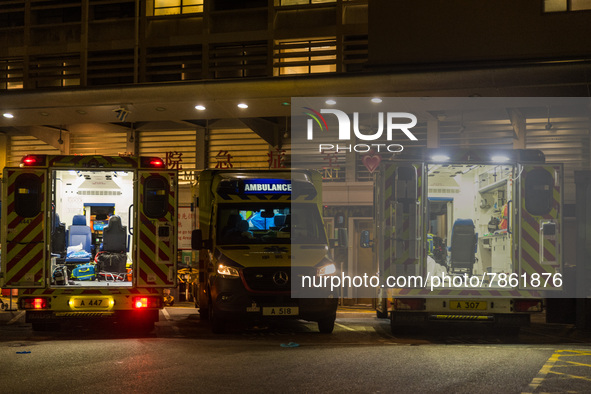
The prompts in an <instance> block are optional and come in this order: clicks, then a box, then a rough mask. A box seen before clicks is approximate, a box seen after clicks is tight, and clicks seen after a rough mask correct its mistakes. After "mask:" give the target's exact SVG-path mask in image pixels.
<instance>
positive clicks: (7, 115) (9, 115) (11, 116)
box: [2, 112, 14, 119]
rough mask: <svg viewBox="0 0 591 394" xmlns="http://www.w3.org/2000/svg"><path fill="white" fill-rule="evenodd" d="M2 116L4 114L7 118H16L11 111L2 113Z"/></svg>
mask: <svg viewBox="0 0 591 394" xmlns="http://www.w3.org/2000/svg"><path fill="white" fill-rule="evenodd" d="M2 116H4V117H5V118H8V119H12V118H14V115H13V114H11V113H10V112H5V113H3V114H2Z"/></svg>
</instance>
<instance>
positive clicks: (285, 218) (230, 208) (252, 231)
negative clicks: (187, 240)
mask: <svg viewBox="0 0 591 394" xmlns="http://www.w3.org/2000/svg"><path fill="white" fill-rule="evenodd" d="M293 208H294V210H295V212H297V216H295V217H292V215H291V212H292V205H291V204H289V203H277V204H269V203H266V204H260V203H248V202H246V203H244V204H220V205H219V207H218V212H217V239H218V244H219V245H235V244H288V243H291V242H292V241H293V242H296V243H312V244H326V235H325V234H324V227H323V226H322V221H321V219H320V214H319V212H318V208H317V206H316V205H315V204H297V207H296V204H294V207H293Z"/></svg>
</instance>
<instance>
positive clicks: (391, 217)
mask: <svg viewBox="0 0 591 394" xmlns="http://www.w3.org/2000/svg"><path fill="white" fill-rule="evenodd" d="M562 182H563V167H562V165H561V164H554V163H553V164H548V163H545V158H544V155H543V153H542V152H541V151H538V150H494V151H492V150H482V149H462V148H456V149H452V148H449V149H447V148H446V149H415V150H412V149H408V150H405V151H404V152H402V153H401V154H398V155H396V156H395V157H393V158H389V159H384V160H382V162H381V165H380V168H379V173H378V174H377V176H376V179H375V189H374V192H375V194H374V199H375V229H374V230H373V231H374V233H373V239H370V235H369V234H368V233H367V232H366V233H365V234H362V237H361V238H362V242H361V246H362V247H373V251H374V258H375V263H376V267H377V269H378V271H379V276H380V278H381V282H380V283H382V284H383V287H380V288H379V289H378V296H377V298H376V310H377V315H378V317H388V316H389V317H390V322H391V327H392V331H393V332H398V331H400V330H402V329H408V328H410V327H415V326H420V325H424V324H427V323H429V322H434V321H471V322H480V323H489V324H491V325H495V326H499V327H506V328H508V329H509V330H511V331H512V332H515V331H516V330H518V329H519V327H521V326H523V325H527V324H529V322H530V316H531V314H532V313H536V312H541V311H542V310H543V299H544V297H552V294H556V292H559V291H560V290H562V289H563V278H562V272H563V261H562V233H563V230H562V229H563V223H562V220H563V214H562V210H563V208H562V196H563V184H562Z"/></svg>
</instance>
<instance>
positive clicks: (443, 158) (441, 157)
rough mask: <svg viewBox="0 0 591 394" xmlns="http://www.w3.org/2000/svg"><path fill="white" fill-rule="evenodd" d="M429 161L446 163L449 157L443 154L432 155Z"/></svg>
mask: <svg viewBox="0 0 591 394" xmlns="http://www.w3.org/2000/svg"><path fill="white" fill-rule="evenodd" d="M431 160H432V161H434V162H442V161H448V160H449V156H447V155H443V154H439V155H433V156H432V157H431Z"/></svg>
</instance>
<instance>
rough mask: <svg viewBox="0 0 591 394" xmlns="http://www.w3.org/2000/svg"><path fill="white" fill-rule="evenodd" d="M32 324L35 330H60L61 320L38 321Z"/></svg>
mask: <svg viewBox="0 0 591 394" xmlns="http://www.w3.org/2000/svg"><path fill="white" fill-rule="evenodd" d="M31 324H32V326H33V331H59V330H60V323H59V322H46V321H36V322H33V323H31Z"/></svg>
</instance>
